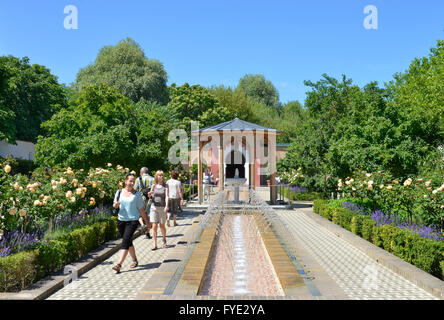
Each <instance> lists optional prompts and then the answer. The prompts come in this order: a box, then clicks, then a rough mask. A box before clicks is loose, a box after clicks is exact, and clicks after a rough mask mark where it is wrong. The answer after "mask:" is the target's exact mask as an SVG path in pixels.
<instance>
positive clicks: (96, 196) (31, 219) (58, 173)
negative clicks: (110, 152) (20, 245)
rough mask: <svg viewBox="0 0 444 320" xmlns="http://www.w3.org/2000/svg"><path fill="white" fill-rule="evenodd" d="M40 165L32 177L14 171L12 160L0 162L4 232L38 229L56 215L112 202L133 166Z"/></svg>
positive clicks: (0, 217)
mask: <svg viewBox="0 0 444 320" xmlns="http://www.w3.org/2000/svg"><path fill="white" fill-rule="evenodd" d="M105 167H106V168H92V169H90V170H88V171H85V170H83V169H80V170H73V169H71V168H59V167H54V168H52V169H43V168H38V169H36V170H34V172H33V173H32V176H31V177H27V176H25V175H22V174H17V175H11V164H9V163H6V162H4V163H0V192H1V194H0V234H3V233H5V232H8V231H11V230H16V229H22V230H27V229H38V228H39V227H42V226H44V225H47V223H48V221H50V225H51V224H52V219H54V217H55V216H56V215H58V216H63V215H64V214H70V213H73V212H75V213H78V212H79V211H81V210H82V209H93V208H95V207H98V206H103V205H104V204H109V203H111V202H112V200H113V198H114V194H115V192H116V190H117V189H118V188H121V187H122V186H123V181H124V177H125V175H126V173H128V172H129V171H130V169H129V168H123V167H122V166H120V165H117V166H113V165H112V164H111V166H109V165H106V166H105Z"/></svg>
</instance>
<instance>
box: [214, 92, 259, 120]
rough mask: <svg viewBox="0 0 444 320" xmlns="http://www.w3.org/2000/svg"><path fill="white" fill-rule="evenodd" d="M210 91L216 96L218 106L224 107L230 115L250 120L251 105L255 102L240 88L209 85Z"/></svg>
mask: <svg viewBox="0 0 444 320" xmlns="http://www.w3.org/2000/svg"><path fill="white" fill-rule="evenodd" d="M211 92H212V93H213V94H214V95H215V96H216V98H217V101H218V102H219V106H221V107H223V108H226V109H227V110H228V112H230V114H231V117H232V118H234V117H236V115H237V117H238V118H239V119H242V120H245V121H251V117H252V110H251V109H252V106H253V105H254V104H255V102H253V101H252V100H251V99H250V98H249V97H248V96H247V95H246V94H245V92H244V91H242V90H233V89H232V88H231V87H225V86H223V85H221V86H216V87H211Z"/></svg>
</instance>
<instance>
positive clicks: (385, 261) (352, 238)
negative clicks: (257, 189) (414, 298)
mask: <svg viewBox="0 0 444 320" xmlns="http://www.w3.org/2000/svg"><path fill="white" fill-rule="evenodd" d="M298 210H300V211H302V212H304V213H305V214H306V215H307V216H308V217H310V218H311V219H312V220H314V221H315V222H317V223H319V224H320V225H322V226H323V227H325V228H326V229H328V230H329V231H330V232H333V233H334V234H335V235H336V236H338V237H340V238H342V239H344V240H346V241H347V242H349V243H351V244H352V245H354V246H355V247H356V248H358V249H360V250H361V251H363V252H365V253H366V254H367V255H368V256H369V257H371V258H373V259H375V260H376V262H378V263H380V264H381V265H383V266H385V267H387V268H389V269H390V270H392V271H393V272H395V273H397V274H398V275H400V276H402V277H404V278H405V279H407V280H409V281H410V282H413V283H414V284H415V285H417V286H418V287H420V288H422V289H424V290H425V291H427V292H429V293H430V294H432V295H434V296H435V297H437V298H439V299H442V300H444V281H442V280H440V279H438V278H436V277H434V276H432V275H430V274H428V273H427V272H425V271H423V270H421V269H419V268H418V267H415V266H414V265H411V264H410V263H408V262H406V261H404V260H402V259H401V258H398V257H397V256H395V255H393V254H391V253H389V252H387V251H385V250H384V249H382V248H379V247H377V246H375V245H374V244H373V243H370V242H368V241H367V240H365V239H363V238H361V237H359V236H357V235H355V234H354V233H352V232H350V231H348V230H346V229H344V228H342V227H341V226H338V225H336V224H334V223H333V222H331V221H329V220H327V219H325V218H324V217H322V216H320V215H318V214H316V213H314V212H313V211H312V209H309V210H304V209H298Z"/></svg>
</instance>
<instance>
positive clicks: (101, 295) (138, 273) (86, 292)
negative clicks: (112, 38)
mask: <svg viewBox="0 0 444 320" xmlns="http://www.w3.org/2000/svg"><path fill="white" fill-rule="evenodd" d="M198 215H199V213H198V212H190V211H184V212H183V213H181V214H180V215H179V216H178V218H177V223H178V224H179V225H178V226H176V227H170V228H169V227H166V230H167V245H168V247H167V248H162V237H161V232H160V229H159V230H158V235H159V237H158V239H157V244H158V247H159V249H158V250H155V251H151V248H152V247H153V239H146V237H145V236H140V237H138V238H136V239H135V240H133V243H134V246H135V249H136V255H137V259H138V261H139V266H138V267H137V268H135V269H130V268H129V266H130V265H131V263H132V260H131V257H130V256H129V255H128V257H127V258H126V260H125V262H124V263H123V265H122V269H121V271H120V273H119V274H116V272H115V271H114V270H112V269H111V268H112V267H113V266H114V265H115V264H116V263H117V262H118V260H119V258H120V254H121V253H120V250H119V251H118V252H117V253H115V254H114V255H112V256H111V257H110V258H108V259H106V260H105V261H103V262H102V263H100V264H99V265H97V266H96V267H94V268H93V269H91V270H89V271H88V272H86V273H84V274H82V275H81V276H79V277H78V280H77V281H75V282H73V283H70V284H68V285H67V286H65V287H64V288H62V289H60V290H59V291H57V292H56V293H54V294H53V295H51V296H50V297H48V299H49V300H128V299H135V298H136V296H137V294H138V293H139V291H140V290H141V289H142V288H143V286H144V285H145V283H146V282H147V281H148V280H149V279H150V277H151V276H152V275H153V273H154V271H155V270H156V269H157V268H158V267H159V266H160V265H161V264H162V262H163V260H164V259H165V258H166V257H167V256H168V254H169V252H170V250H171V247H173V246H175V245H176V244H177V242H178V241H181V238H182V236H183V235H184V234H185V232H186V230H187V229H188V228H189V227H190V226H191V225H192V221H193V219H194V218H195V217H197V216H198ZM171 225H172V224H171ZM151 235H152V231H151ZM182 240H183V239H182Z"/></svg>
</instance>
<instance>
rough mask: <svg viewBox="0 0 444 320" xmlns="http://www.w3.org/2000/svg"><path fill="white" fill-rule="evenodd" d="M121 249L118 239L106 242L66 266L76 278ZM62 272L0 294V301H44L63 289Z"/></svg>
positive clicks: (135, 235) (61, 270)
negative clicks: (73, 271)
mask: <svg viewBox="0 0 444 320" xmlns="http://www.w3.org/2000/svg"><path fill="white" fill-rule="evenodd" d="M140 235H141V232H140V231H137V232H136V233H134V236H133V239H135V238H137V237H139V236H140ZM121 247H122V241H121V239H120V238H117V239H114V240H110V241H107V242H105V243H104V244H102V245H100V246H99V247H98V248H96V249H94V250H92V251H90V252H89V253H87V254H85V255H84V256H83V257H82V258H80V259H78V260H76V261H74V262H72V263H70V264H68V265H69V266H73V267H74V268H75V269H76V270H77V276H78V277H79V276H80V275H82V274H83V273H85V272H87V271H89V270H90V269H91V268H93V267H95V266H96V265H98V264H99V263H101V262H102V261H104V260H106V259H107V258H109V257H110V256H111V255H113V254H114V253H116V252H117V251H118V250H119V249H120V248H121ZM63 270H64V268H62V269H60V270H58V271H56V272H54V273H52V274H50V275H48V276H46V277H45V278H43V279H41V280H39V281H37V282H36V283H34V284H32V285H30V286H29V287H28V288H26V289H24V290H22V291H20V292H17V293H14V292H0V300H44V299H46V298H47V297H49V296H50V295H52V294H53V293H55V292H56V291H57V290H59V289H61V288H63V286H64V281H65V279H66V278H67V275H66V274H64V272H63Z"/></svg>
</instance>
